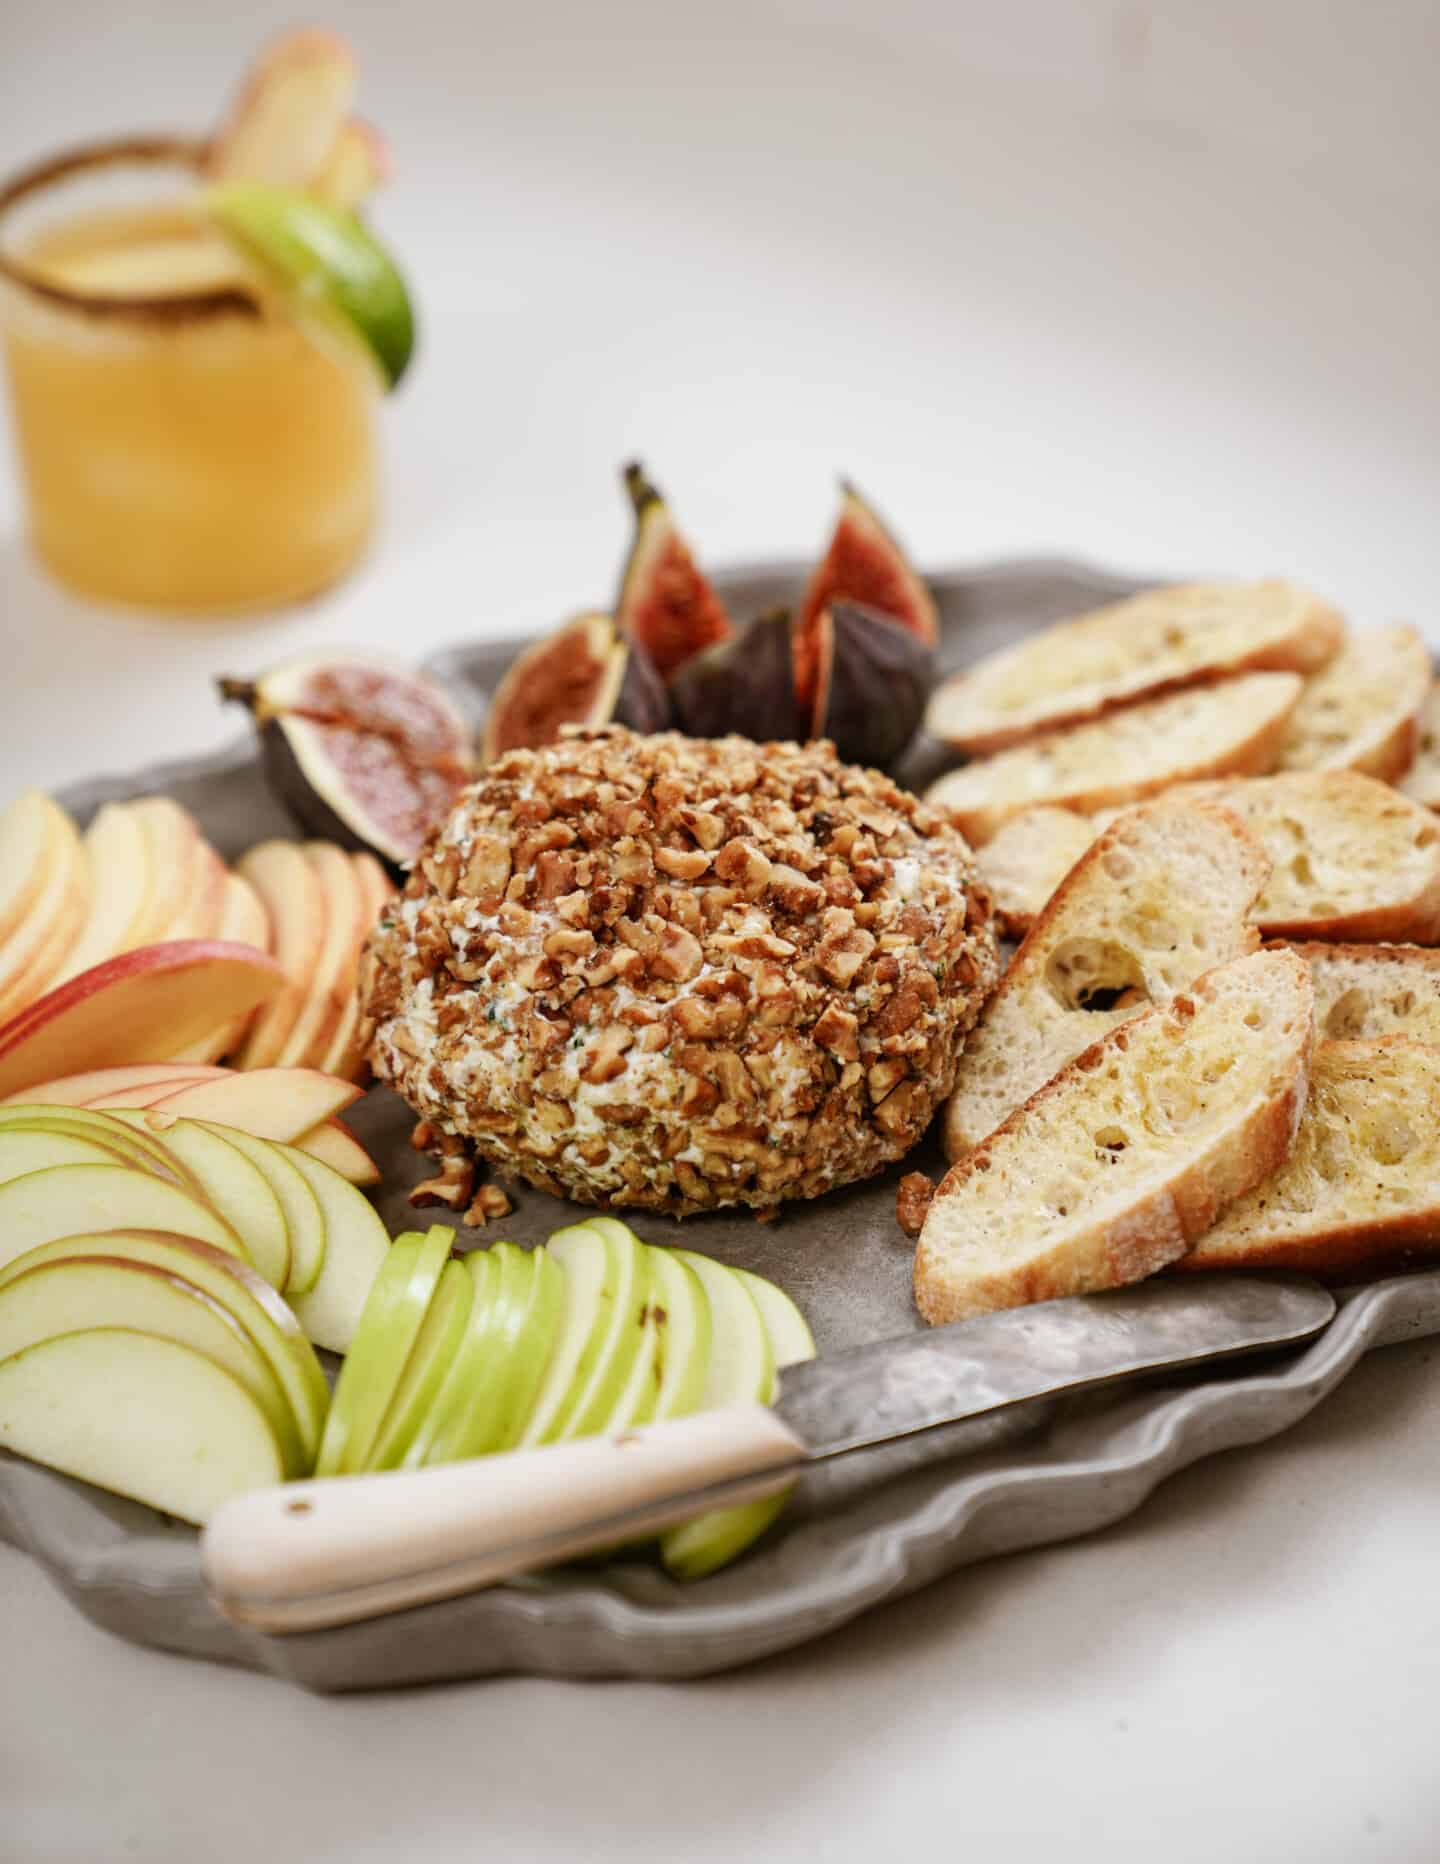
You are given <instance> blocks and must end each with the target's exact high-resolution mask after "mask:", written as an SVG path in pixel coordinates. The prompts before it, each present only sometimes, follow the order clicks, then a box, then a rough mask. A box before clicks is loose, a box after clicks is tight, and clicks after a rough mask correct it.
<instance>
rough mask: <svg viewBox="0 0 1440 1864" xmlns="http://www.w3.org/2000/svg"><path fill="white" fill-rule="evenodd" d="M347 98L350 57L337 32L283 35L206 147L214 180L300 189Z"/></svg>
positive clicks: (318, 164) (320, 158)
mask: <svg viewBox="0 0 1440 1864" xmlns="http://www.w3.org/2000/svg"><path fill="white" fill-rule="evenodd" d="M354 96H355V59H354V55H353V53H352V52H351V50H350V47H349V45H348V44H347V43H346V41H345V40H344V39H342V38H341V37H340V36H339V35H338V34H337V33H333V32H320V31H316V30H313V29H311V30H305V31H301V32H290V33H287V34H286V35H285V36H284V37H283V38H281V39H278V40H277V41H276V42H275V44H274V45H272V46H271V47H270V48H269V49H268V50H267V51H265V52H263V53H262V54H261V56H260V58H259V59H258V60H257V61H256V63H255V64H254V65H253V66H252V67H251V69H250V71H249V73H248V74H247V75H246V78H245V80H244V82H243V83H242V85H241V88H240V92H239V95H238V96H237V98H236V100H235V103H234V105H233V107H232V109H231V111H230V114H229V117H228V119H227V120H226V121H225V122H223V123H222V125H221V127H220V129H219V130H218V131H217V133H216V135H215V137H214V139H213V140H212V142H211V144H210V153H209V160H208V163H207V166H208V168H209V171H210V173H211V174H212V175H214V176H215V177H216V178H217V179H223V180H230V181H265V182H269V183H270V184H271V186H273V187H277V188H303V187H305V186H306V185H307V184H308V183H309V182H310V181H311V180H312V178H313V177H314V176H315V175H317V174H318V173H319V172H320V171H321V169H322V168H323V167H324V166H325V163H326V160H327V158H328V156H329V154H330V150H331V148H332V147H333V145H334V142H335V138H336V135H337V133H338V132H339V129H340V126H341V124H342V123H344V121H345V119H346V117H347V115H348V114H349V110H350V105H351V103H352V101H353V100H354Z"/></svg>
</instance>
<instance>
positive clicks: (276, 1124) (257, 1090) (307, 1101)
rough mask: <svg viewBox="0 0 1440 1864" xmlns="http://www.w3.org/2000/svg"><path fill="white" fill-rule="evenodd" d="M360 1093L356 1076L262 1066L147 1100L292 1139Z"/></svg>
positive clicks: (160, 1108) (258, 1134)
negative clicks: (342, 1077)
mask: <svg viewBox="0 0 1440 1864" xmlns="http://www.w3.org/2000/svg"><path fill="white" fill-rule="evenodd" d="M359 1098H360V1089H359V1088H358V1087H356V1086H355V1085H354V1083H353V1082H351V1081H338V1080H336V1079H335V1077H334V1076H333V1075H329V1074H320V1073H319V1072H318V1071H317V1070H315V1069H314V1068H261V1069H256V1070H255V1071H253V1072H252V1073H246V1074H240V1073H235V1072H233V1071H229V1072H227V1073H225V1074H222V1075H218V1076H216V1077H214V1078H212V1079H210V1080H207V1081H186V1082H184V1083H183V1084H182V1085H181V1086H179V1087H176V1088H172V1089H169V1090H167V1091H165V1092H163V1093H161V1094H159V1095H158V1096H157V1097H156V1098H155V1099H153V1100H151V1101H149V1102H148V1103H147V1104H148V1105H149V1106H150V1108H151V1109H152V1110H153V1111H154V1112H156V1113H171V1114H176V1115H178V1116H179V1117H181V1118H183V1119H187V1120H211V1121H213V1122H214V1123H215V1124H216V1125H217V1126H238V1127H239V1128H240V1130H241V1131H242V1132H246V1133H250V1134H251V1135H252V1136H253V1137H254V1138H256V1139H275V1140H279V1141H280V1143H281V1144H282V1145H288V1144H289V1143H290V1141H291V1140H292V1139H298V1138H299V1137H300V1135H301V1134H302V1133H306V1132H309V1130H310V1129H311V1127H312V1126H316V1125H318V1124H319V1123H320V1121H321V1120H328V1119H331V1118H332V1117H333V1116H334V1115H335V1114H337V1113H341V1112H343V1111H344V1109H345V1108H346V1107H350V1106H353V1105H354V1103H355V1102H356V1101H357V1100H358V1099H359Z"/></svg>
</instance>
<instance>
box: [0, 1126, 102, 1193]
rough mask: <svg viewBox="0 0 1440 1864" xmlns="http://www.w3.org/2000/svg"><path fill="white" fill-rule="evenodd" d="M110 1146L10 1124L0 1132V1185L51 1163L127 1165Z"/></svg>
mask: <svg viewBox="0 0 1440 1864" xmlns="http://www.w3.org/2000/svg"><path fill="white" fill-rule="evenodd" d="M130 1163H131V1161H130V1160H129V1159H127V1158H126V1157H125V1156H124V1154H123V1153H120V1152H117V1151H115V1149H114V1148H113V1147H112V1146H105V1145H101V1144H100V1142H99V1141H98V1140H95V1139H82V1138H81V1137H80V1136H79V1135H78V1134H76V1133H59V1132H47V1131H36V1130H35V1129H34V1128H26V1127H23V1126H12V1127H9V1128H7V1129H5V1130H3V1131H0V1184H8V1183H9V1181H10V1179H12V1178H23V1177H24V1176H25V1174H26V1173H27V1172H32V1171H44V1170H46V1169H47V1167H49V1166H51V1165H129V1164H130Z"/></svg>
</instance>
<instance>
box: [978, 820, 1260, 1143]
mask: <svg viewBox="0 0 1440 1864" xmlns="http://www.w3.org/2000/svg"><path fill="white" fill-rule="evenodd" d="M1268 871H1269V863H1268V862H1267V861H1266V859H1265V856H1264V854H1263V852H1262V851H1261V849H1260V846H1259V844H1258V843H1257V842H1256V841H1255V839H1254V838H1253V836H1251V835H1249V834H1247V833H1246V831H1245V830H1244V829H1243V828H1242V827H1241V826H1240V824H1239V822H1237V821H1236V819H1235V817H1234V816H1232V815H1228V814H1226V813H1225V811H1224V810H1221V809H1215V808H1213V807H1211V806H1210V805H1209V804H1204V803H1196V802H1194V801H1191V800H1188V799H1173V798H1170V797H1165V796H1162V797H1160V798H1159V799H1158V800H1157V801H1155V802H1153V803H1149V804H1147V805H1146V806H1145V807H1144V808H1141V809H1132V810H1129V811H1127V812H1126V813H1125V814H1124V815H1122V816H1120V817H1119V818H1118V819H1117V820H1116V821H1115V822H1114V823H1112V824H1111V826H1110V827H1109V828H1108V829H1107V830H1106V831H1105V833H1104V834H1103V835H1102V836H1101V837H1100V839H1099V840H1098V841H1097V842H1095V843H1094V845H1093V846H1092V847H1091V848H1090V849H1089V851H1088V852H1087V853H1086V854H1085V855H1084V856H1082V858H1081V860H1080V862H1079V864H1078V865H1077V866H1076V867H1075V868H1073V869H1072V870H1071V872H1070V874H1069V876H1068V878H1067V879H1066V880H1065V882H1064V884H1063V885H1062V886H1061V888H1060V890H1059V892H1058V893H1057V894H1056V895H1055V897H1054V899H1053V900H1051V902H1050V904H1049V906H1048V907H1047V908H1046V909H1045V911H1044V912H1043V913H1042V914H1041V915H1040V917H1039V919H1038V920H1037V921H1036V922H1035V925H1034V927H1033V928H1032V930H1031V932H1030V934H1029V936H1028V937H1027V938H1026V940H1025V942H1024V944H1022V945H1021V947H1020V949H1019V951H1017V952H1016V954H1015V957H1014V959H1013V960H1012V962H1011V964H1010V968H1009V970H1007V971H1006V973H1005V976H1004V978H1003V979H1002V980H1001V983H1000V987H999V989H998V990H997V991H996V992H995V994H994V996H993V997H992V998H991V999H990V1001H989V1003H988V1004H987V1005H986V1006H985V1009H984V1011H983V1012H982V1014H981V1017H980V1020H979V1022H978V1023H977V1024H976V1025H975V1027H974V1029H972V1030H971V1032H970V1034H969V1036H968V1037H967V1038H966V1042H965V1048H964V1051H963V1053H962V1054H961V1057H960V1070H959V1073H958V1075H957V1076H956V1080H955V1091H954V1092H953V1093H952V1094H951V1096H950V1099H949V1100H948V1101H947V1102H946V1105H945V1116H944V1138H945V1154H946V1157H947V1158H950V1159H958V1158H962V1157H963V1156H964V1155H965V1153H966V1152H968V1151H969V1150H970V1149H971V1147H972V1146H977V1145H979V1144H980V1143H981V1141H982V1140H983V1139H984V1138H985V1137H986V1135H987V1134H988V1133H992V1132H994V1130H995V1128H996V1127H997V1126H998V1125H999V1124H1000V1122H1001V1121H1002V1120H1004V1119H1005V1118H1006V1117H1007V1116H1008V1115H1009V1114H1011V1113H1013V1112H1014V1110H1015V1108H1016V1107H1018V1106H1019V1105H1020V1104H1021V1102H1022V1101H1025V1100H1028V1099H1029V1098H1030V1096H1031V1095H1032V1094H1033V1093H1034V1092H1035V1091H1036V1089H1037V1088H1040V1087H1043V1086H1044V1085H1045V1083H1046V1082H1047V1081H1048V1080H1049V1079H1050V1078H1051V1077H1052V1076H1053V1075H1055V1074H1058V1073H1059V1071H1060V1069H1061V1068H1063V1067H1064V1065H1065V1063H1066V1062H1068V1061H1069V1060H1070V1059H1071V1057H1072V1056H1075V1055H1078V1054H1079V1053H1080V1051H1081V1050H1082V1049H1083V1048H1087V1047H1088V1046H1089V1045H1090V1044H1091V1043H1092V1042H1094V1041H1096V1040H1097V1039H1098V1038H1099V1037H1100V1036H1102V1035H1104V1034H1105V1032H1106V1031H1107V1030H1109V1029H1113V1028H1114V1027H1115V1025H1116V1024H1117V1023H1121V1022H1124V1021H1126V1020H1127V1018H1129V1017H1132V1016H1135V1015H1137V1014H1138V1013H1139V1012H1140V1011H1141V1010H1143V1009H1145V1008H1147V1007H1148V1006H1149V1005H1150V1004H1151V1003H1167V1002H1169V1000H1170V998H1172V997H1173V996H1175V995H1176V994H1177V992H1179V991H1182V990H1185V989H1187V988H1188V987H1189V986H1190V985H1191V984H1192V983H1193V982H1194V981H1195V979H1196V978H1197V977H1199V976H1200V974H1201V972H1203V971H1208V970H1210V969H1211V968H1212V967H1213V966H1214V965H1217V964H1223V963H1225V962H1226V961H1227V960H1228V959H1231V958H1238V957H1240V956H1242V955H1243V954H1244V953H1246V952H1252V951H1254V950H1255V948H1256V946H1257V945H1258V944H1259V943H1260V938H1259V934H1258V933H1257V932H1256V931H1255V929H1254V927H1253V926H1251V925H1250V924H1249V923H1248V920H1249V912H1250V908H1251V906H1252V904H1253V903H1254V900H1255V897H1256V895H1257V894H1258V893H1259V891H1260V889H1261V887H1263V886H1264V884H1265V877H1266V874H1267V873H1268ZM1117 996H1119V997H1120V998H1121V999H1122V1000H1121V1001H1120V1002H1116V998H1117Z"/></svg>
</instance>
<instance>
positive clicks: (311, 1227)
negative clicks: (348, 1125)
mask: <svg viewBox="0 0 1440 1864" xmlns="http://www.w3.org/2000/svg"><path fill="white" fill-rule="evenodd" d="M201 1124H206V1125H210V1127H211V1130H212V1131H213V1132H214V1133H215V1134H216V1136H217V1137H218V1138H220V1139H223V1140H225V1141H226V1142H227V1143H228V1144H229V1145H232V1146H234V1147H235V1149H236V1151H237V1152H243V1153H244V1155H245V1157H246V1158H247V1159H249V1161H250V1163H251V1164H252V1165H253V1166H254V1167H255V1169H256V1170H257V1171H258V1172H260V1173H261V1175H262V1176H263V1177H264V1179H265V1181H266V1183H267V1184H268V1185H269V1186H270V1189H271V1190H272V1191H273V1192H274V1193H275V1196H276V1198H277V1199H278V1201H279V1204H280V1209H281V1211H282V1212H283V1214H284V1217H285V1228H286V1231H287V1232H288V1234H289V1237H290V1273H289V1275H288V1277H287V1278H286V1282H285V1286H284V1287H283V1288H282V1289H281V1290H280V1292H281V1293H282V1294H283V1295H284V1296H285V1298H286V1299H287V1300H288V1301H293V1300H294V1299H295V1298H296V1296H297V1295H302V1294H305V1293H307V1292H308V1291H309V1290H310V1289H311V1288H313V1287H314V1286H315V1284H316V1282H317V1281H319V1279H320V1271H321V1269H322V1268H323V1267H324V1263H325V1212H324V1210H323V1208H322V1207H321V1203H320V1200H319V1198H318V1197H317V1196H316V1195H315V1193H314V1191H313V1190H312V1189H311V1187H310V1182H309V1180H308V1179H307V1178H306V1177H305V1176H304V1174H303V1173H302V1172H301V1171H300V1170H299V1169H298V1167H297V1166H296V1165H295V1164H294V1163H293V1162H292V1160H291V1157H290V1148H289V1147H288V1146H277V1145H274V1144H272V1143H271V1141H270V1140H268V1139H257V1138H256V1137H255V1136H254V1134H253V1133H247V1132H245V1131H244V1130H243V1128H241V1127H238V1126H216V1125H214V1124H213V1122H201Z"/></svg>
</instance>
